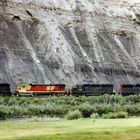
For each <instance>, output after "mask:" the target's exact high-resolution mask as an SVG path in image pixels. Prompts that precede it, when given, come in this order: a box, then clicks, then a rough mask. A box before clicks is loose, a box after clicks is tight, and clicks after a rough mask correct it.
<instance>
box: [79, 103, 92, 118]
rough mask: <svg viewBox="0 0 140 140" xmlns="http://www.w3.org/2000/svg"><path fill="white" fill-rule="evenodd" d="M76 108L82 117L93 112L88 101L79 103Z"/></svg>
mask: <svg viewBox="0 0 140 140" xmlns="http://www.w3.org/2000/svg"><path fill="white" fill-rule="evenodd" d="M78 109H79V110H80V111H81V113H82V116H83V117H90V115H91V114H92V112H93V109H92V106H91V105H90V104H88V103H84V104H82V105H79V106H78Z"/></svg>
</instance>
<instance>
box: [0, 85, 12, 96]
mask: <svg viewBox="0 0 140 140" xmlns="http://www.w3.org/2000/svg"><path fill="white" fill-rule="evenodd" d="M11 95H12V94H11V91H10V84H8V83H1V84H0V96H11Z"/></svg>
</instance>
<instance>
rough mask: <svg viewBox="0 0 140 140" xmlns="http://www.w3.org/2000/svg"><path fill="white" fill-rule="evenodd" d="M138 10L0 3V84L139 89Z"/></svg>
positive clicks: (104, 4) (132, 2) (114, 0)
mask: <svg viewBox="0 0 140 140" xmlns="http://www.w3.org/2000/svg"><path fill="white" fill-rule="evenodd" d="M139 7H140V2H139V0H106V1H104V0H57V1H56V0H1V1H0V80H1V82H10V84H11V87H12V88H13V89H14V88H15V86H16V85H17V84H19V83H22V82H26V83H46V84H47V83H66V84H67V85H69V86H72V85H74V84H77V83H80V84H81V83H104V84H105V83H114V84H116V85H119V84H120V83H133V84H137V83H140V78H139V77H140V72H139V70H140V55H139V54H140V8H139Z"/></svg>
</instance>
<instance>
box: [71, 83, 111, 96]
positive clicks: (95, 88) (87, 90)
mask: <svg viewBox="0 0 140 140" xmlns="http://www.w3.org/2000/svg"><path fill="white" fill-rule="evenodd" d="M105 93H107V94H113V85H111V84H83V85H76V86H75V87H73V88H72V93H71V94H72V95H74V96H80V95H85V96H94V95H97V96H99V95H102V94H105Z"/></svg>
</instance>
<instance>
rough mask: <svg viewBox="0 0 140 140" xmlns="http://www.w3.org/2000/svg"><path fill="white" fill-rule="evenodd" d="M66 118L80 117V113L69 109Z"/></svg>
mask: <svg viewBox="0 0 140 140" xmlns="http://www.w3.org/2000/svg"><path fill="white" fill-rule="evenodd" d="M65 118H66V119H67V120H74V119H79V118H82V114H81V112H80V111H79V110H75V111H69V112H68V114H67V115H66V116H65Z"/></svg>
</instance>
